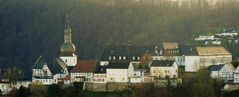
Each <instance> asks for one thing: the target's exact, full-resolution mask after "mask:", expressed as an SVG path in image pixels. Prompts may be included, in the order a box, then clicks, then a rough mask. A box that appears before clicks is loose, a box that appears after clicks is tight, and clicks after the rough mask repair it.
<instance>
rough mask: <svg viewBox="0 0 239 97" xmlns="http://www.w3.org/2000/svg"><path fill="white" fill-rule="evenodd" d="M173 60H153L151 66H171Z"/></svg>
mask: <svg viewBox="0 0 239 97" xmlns="http://www.w3.org/2000/svg"><path fill="white" fill-rule="evenodd" d="M174 62H175V61H174V60H153V62H152V63H151V65H150V66H151V67H172V66H173V63H174Z"/></svg>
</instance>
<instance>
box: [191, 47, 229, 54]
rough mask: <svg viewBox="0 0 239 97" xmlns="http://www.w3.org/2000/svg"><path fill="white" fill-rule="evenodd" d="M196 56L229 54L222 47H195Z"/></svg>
mask: <svg viewBox="0 0 239 97" xmlns="http://www.w3.org/2000/svg"><path fill="white" fill-rule="evenodd" d="M196 49H197V52H198V55H199V56H200V55H202V56H208V55H212V56H215V55H230V53H229V52H228V51H227V50H226V49H225V48H224V47H197V48H196Z"/></svg>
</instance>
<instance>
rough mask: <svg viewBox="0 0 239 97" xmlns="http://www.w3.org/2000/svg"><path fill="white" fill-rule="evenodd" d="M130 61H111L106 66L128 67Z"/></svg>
mask: <svg viewBox="0 0 239 97" xmlns="http://www.w3.org/2000/svg"><path fill="white" fill-rule="evenodd" d="M129 65H130V61H111V62H109V65H108V66H107V68H111V69H128V67H129Z"/></svg>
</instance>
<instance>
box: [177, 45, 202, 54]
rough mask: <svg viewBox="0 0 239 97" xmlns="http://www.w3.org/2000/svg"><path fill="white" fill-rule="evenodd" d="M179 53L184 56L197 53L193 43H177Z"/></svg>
mask: <svg viewBox="0 0 239 97" xmlns="http://www.w3.org/2000/svg"><path fill="white" fill-rule="evenodd" d="M179 53H180V55H186V56H193V55H198V53H197V50H196V46H195V45H179Z"/></svg>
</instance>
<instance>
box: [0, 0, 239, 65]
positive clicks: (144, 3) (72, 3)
mask: <svg viewBox="0 0 239 97" xmlns="http://www.w3.org/2000/svg"><path fill="white" fill-rule="evenodd" d="M66 14H69V18H70V20H69V21H70V25H71V28H72V31H73V32H72V34H73V42H74V44H75V45H76V48H77V55H78V56H79V59H98V58H100V56H101V53H102V51H103V49H104V47H105V46H106V45H124V44H127V43H128V42H130V43H131V44H139V45H153V44H156V43H157V42H161V41H179V42H180V41H185V40H188V39H190V38H191V37H192V36H193V35H195V34H197V33H198V32H208V31H213V30H214V29H218V28H222V27H238V25H239V19H238V17H239V8H238V3H237V1H236V0H230V1H227V2H223V3H222V2H220V3H216V4H215V5H211V4H208V3H207V2H206V0H199V2H198V3H192V2H191V3H189V2H184V3H182V4H181V5H180V4H179V2H174V3H172V2H166V1H165V0H0V39H1V40H0V44H1V46H0V57H1V59H0V62H1V64H0V65H8V66H10V65H18V66H20V67H24V68H25V67H26V66H27V67H30V66H31V65H32V64H33V63H34V62H35V61H36V59H37V58H38V57H39V56H40V55H44V56H49V57H57V56H59V48H60V46H61V44H62V43H63V31H64V25H65V21H66V18H65V15H66ZM22 65H24V66H22Z"/></svg>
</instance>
